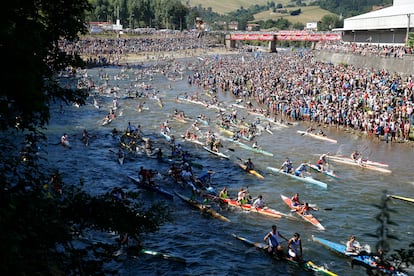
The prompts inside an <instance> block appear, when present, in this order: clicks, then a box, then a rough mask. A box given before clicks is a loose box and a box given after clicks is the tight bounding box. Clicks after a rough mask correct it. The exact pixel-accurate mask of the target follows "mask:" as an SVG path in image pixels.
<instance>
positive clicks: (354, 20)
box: [334, 0, 414, 45]
mask: <svg viewBox="0 0 414 276" xmlns="http://www.w3.org/2000/svg"><path fill="white" fill-rule="evenodd" d="M334 31H340V32H342V40H343V41H345V42H355V43H375V44H390V45H391V44H400V45H401V44H405V42H406V41H407V37H408V33H409V32H412V31H414V1H413V0H394V3H393V5H392V6H390V7H386V8H382V9H378V10H375V11H372V12H368V13H364V14H361V15H357V16H354V17H350V18H347V19H345V20H344V27H343V28H340V29H335V30H334Z"/></svg>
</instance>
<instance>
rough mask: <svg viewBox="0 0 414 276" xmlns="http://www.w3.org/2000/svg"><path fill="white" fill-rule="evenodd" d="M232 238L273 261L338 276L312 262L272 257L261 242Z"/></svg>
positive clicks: (234, 235) (237, 237)
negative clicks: (255, 249) (252, 247)
mask: <svg viewBox="0 0 414 276" xmlns="http://www.w3.org/2000/svg"><path fill="white" fill-rule="evenodd" d="M232 236H233V237H235V238H236V239H238V240H240V241H242V242H244V243H245V244H247V245H249V246H254V247H255V248H257V249H259V250H260V251H262V252H263V253H265V254H266V255H268V256H269V257H271V258H272V259H275V260H279V261H285V262H287V263H289V264H291V265H294V266H298V267H300V268H301V269H303V270H305V271H314V272H317V273H318V274H322V275H329V276H336V275H337V274H335V273H333V272H332V271H329V270H328V269H326V268H325V267H324V266H319V265H316V264H314V263H313V262H312V261H303V262H296V261H293V260H290V259H288V258H279V257H277V256H276V255H275V256H270V255H269V254H268V253H267V247H268V245H266V244H264V243H261V242H253V241H251V240H249V239H246V238H244V237H241V236H238V235H236V234H232Z"/></svg>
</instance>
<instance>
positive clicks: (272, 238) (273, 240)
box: [263, 225, 288, 256]
mask: <svg viewBox="0 0 414 276" xmlns="http://www.w3.org/2000/svg"><path fill="white" fill-rule="evenodd" d="M279 237H281V238H282V239H284V240H286V241H287V240H288V239H287V238H285V237H284V236H283V235H282V234H280V233H279V231H278V230H277V226H276V225H272V230H271V231H270V232H269V233H267V234H266V235H265V236H264V238H263V241H264V242H265V243H267V244H268V245H269V247H268V248H267V252H268V253H269V254H270V255H272V256H273V255H274V254H275V253H276V254H277V255H278V256H281V255H283V247H282V246H281V245H280V243H279Z"/></svg>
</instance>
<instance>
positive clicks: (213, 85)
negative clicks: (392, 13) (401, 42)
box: [61, 32, 414, 141]
mask: <svg viewBox="0 0 414 276" xmlns="http://www.w3.org/2000/svg"><path fill="white" fill-rule="evenodd" d="M200 39H201V38H200V37H199V36H198V34H197V33H196V32H195V33H192V32H186V33H179V34H174V35H171V34H169V35H164V36H162V35H158V36H157V35H156V36H151V37H142V38H133V39H119V38H118V39H100V38H92V39H82V40H79V41H77V42H76V43H68V42H62V44H61V47H62V49H64V50H65V51H68V52H71V51H76V52H78V53H79V54H81V55H84V56H95V57H99V59H102V58H105V59H106V60H107V61H112V62H116V60H119V59H120V57H121V56H122V55H127V54H138V53H141V52H154V51H155V52H157V51H158V52H163V51H168V52H171V51H179V50H191V49H196V48H198V47H209V46H211V45H215V41H214V39H211V38H208V36H207V37H206V38H205V40H204V41H203V43H201V40H200ZM318 45H319V46H317V49H319V50H323V51H325V50H326V49H330V50H334V51H343V52H348V53H349V52H351V53H357V54H363V53H365V54H366V53H370V54H377V55H383V56H395V57H402V56H403V55H405V54H411V53H412V52H411V51H412V49H410V48H408V47H383V48H381V47H379V46H369V45H356V44H344V43H335V44H332V43H320V44H318ZM378 47H379V48H378ZM392 53H394V54H392ZM190 56H191V55H190ZM95 61H96V60H95ZM98 62H100V60H98ZM203 62H209V64H215V65H216V66H204V67H201V68H202V70H201V71H200V72H197V73H196V74H194V75H193V78H194V80H193V81H192V82H191V83H193V84H194V85H198V86H200V88H202V89H204V90H212V91H218V89H217V88H221V89H222V90H224V91H231V93H233V94H234V95H235V96H237V97H240V98H243V99H245V100H246V101H249V100H251V101H255V102H256V103H257V104H258V105H257V106H258V107H260V110H256V111H259V112H263V113H265V114H267V115H269V116H276V117H280V118H282V119H284V120H305V121H310V122H314V123H317V124H323V125H327V126H336V127H346V128H351V129H354V130H357V131H361V132H365V133H368V134H374V135H376V136H377V137H378V138H380V137H381V136H382V135H385V136H386V138H387V139H386V140H387V141H388V137H390V138H391V141H393V140H394V139H398V140H401V141H404V140H408V139H409V132H410V126H411V125H412V124H414V113H413V105H414V80H413V77H414V76H413V75H411V76H408V77H402V76H400V75H398V74H396V73H392V72H387V71H386V70H379V69H372V68H370V69H368V68H356V67H354V66H352V65H341V64H340V65H333V64H327V63H322V62H318V61H317V60H316V59H315V58H314V55H313V52H312V51H310V50H300V51H299V50H298V51H280V52H279V53H278V54H265V53H263V54H260V55H258V54H257V52H256V53H251V54H249V53H246V52H242V51H241V52H240V53H239V55H237V56H234V55H224V54H223V55H220V57H218V56H217V55H216V56H214V57H211V60H209V59H205V60H204V61H203Z"/></svg>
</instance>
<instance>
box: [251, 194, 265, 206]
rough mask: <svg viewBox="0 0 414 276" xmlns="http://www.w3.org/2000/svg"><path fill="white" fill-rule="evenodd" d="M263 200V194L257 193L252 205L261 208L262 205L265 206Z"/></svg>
mask: <svg viewBox="0 0 414 276" xmlns="http://www.w3.org/2000/svg"><path fill="white" fill-rule="evenodd" d="M265 205H266V204H265V201H264V199H263V196H262V195H259V196H258V197H257V198H256V200H255V201H254V202H253V207H254V208H256V209H257V208H260V209H263V208H264V207H265Z"/></svg>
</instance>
